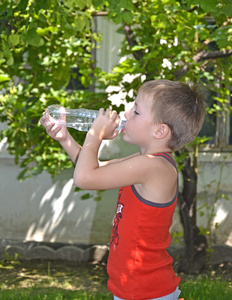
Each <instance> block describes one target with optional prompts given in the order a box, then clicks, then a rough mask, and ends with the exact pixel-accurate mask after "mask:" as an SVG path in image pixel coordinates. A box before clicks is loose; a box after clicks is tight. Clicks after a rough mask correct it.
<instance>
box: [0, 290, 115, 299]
mask: <svg viewBox="0 0 232 300" xmlns="http://www.w3.org/2000/svg"><path fill="white" fill-rule="evenodd" d="M0 299H1V300H64V299H65V300H71V299H72V300H112V299H113V298H112V296H111V295H103V294H99V293H96V294H92V293H91V292H85V291H70V290H64V289H59V288H23V289H13V290H4V291H0Z"/></svg>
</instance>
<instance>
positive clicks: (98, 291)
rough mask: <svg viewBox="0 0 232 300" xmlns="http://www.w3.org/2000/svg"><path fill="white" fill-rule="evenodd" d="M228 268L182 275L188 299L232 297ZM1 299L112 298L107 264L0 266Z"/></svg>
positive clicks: (186, 298)
mask: <svg viewBox="0 0 232 300" xmlns="http://www.w3.org/2000/svg"><path fill="white" fill-rule="evenodd" d="M229 268H230V269H226V271H222V270H218V271H217V272H215V271H213V272H208V273H205V274H199V275H197V276H196V275H194V276H193V275H188V276H187V275H180V277H182V281H181V283H180V289H181V295H180V299H184V300H231V299H232V277H231V266H230V267H229ZM0 299H1V300H21V299H22V300H29V299H30V300H32V299H33V300H63V299H65V300H71V299H72V300H112V299H113V297H112V295H111V294H110V293H109V292H108V290H107V273H106V266H105V265H104V264H99V265H93V264H91V263H85V264H84V263H83V264H77V263H73V262H65V261H63V262H62V261H52V262H46V261H27V262H19V263H18V264H12V263H11V262H10V263H5V264H2V265H0Z"/></svg>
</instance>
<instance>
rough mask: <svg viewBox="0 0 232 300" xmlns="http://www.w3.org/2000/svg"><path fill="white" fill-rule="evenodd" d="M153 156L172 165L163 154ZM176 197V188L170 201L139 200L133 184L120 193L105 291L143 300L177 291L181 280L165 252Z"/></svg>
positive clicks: (122, 297)
mask: <svg viewBox="0 0 232 300" xmlns="http://www.w3.org/2000/svg"><path fill="white" fill-rule="evenodd" d="M154 156H163V157H164V158H166V159H168V160H169V161H170V162H171V163H172V164H173V165H174V166H175V162H174V161H173V159H172V158H171V157H170V156H169V155H168V154H166V153H158V154H155V155H154ZM177 196H178V189H177V191H176V195H175V197H174V198H173V200H172V201H170V202H168V203H154V202H151V201H148V200H146V199H144V198H142V197H141V196H140V195H139V194H138V192H137V190H136V189H135V187H134V186H133V185H132V186H127V187H124V188H121V189H120V190H119V195H118V202H117V208H116V213H115V217H114V224H113V229H112V233H111V241H110V251H109V257H108V263H107V271H108V275H109V280H108V289H109V291H110V292H111V293H112V294H114V295H115V296H117V297H119V298H121V299H126V300H129V299H135V300H145V299H152V298H158V297H162V296H166V295H168V294H170V293H172V292H174V291H175V290H176V288H177V286H178V285H179V282H180V278H179V277H177V276H176V275H175V272H174V270H173V268H172V263H173V259H172V257H171V256H170V255H169V254H168V252H167V250H166V249H167V248H168V247H169V245H170V242H171V236H170V233H169V228H170V226H171V223H172V217H173V213H174V210H175V206H176V202H177Z"/></svg>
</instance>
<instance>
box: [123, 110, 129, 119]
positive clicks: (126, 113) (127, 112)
mask: <svg viewBox="0 0 232 300" xmlns="http://www.w3.org/2000/svg"><path fill="white" fill-rule="evenodd" d="M128 114H129V110H128V111H126V112H125V114H124V117H125V118H126V119H127V120H128Z"/></svg>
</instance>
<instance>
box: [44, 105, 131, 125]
mask: <svg viewBox="0 0 232 300" xmlns="http://www.w3.org/2000/svg"><path fill="white" fill-rule="evenodd" d="M47 113H48V115H47V116H46V117H47V119H49V116H50V117H52V118H53V119H54V122H56V123H58V124H61V125H63V126H66V127H71V128H74V129H76V130H79V131H88V130H89V129H90V127H91V126H92V123H93V121H94V120H95V118H96V117H97V115H98V111H97V110H92V109H84V108H78V109H70V108H64V107H61V106H60V105H50V106H48V108H47ZM63 116H64V117H63ZM124 125H125V121H122V120H121V121H120V123H119V125H118V127H117V129H119V130H122V129H123V128H124Z"/></svg>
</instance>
